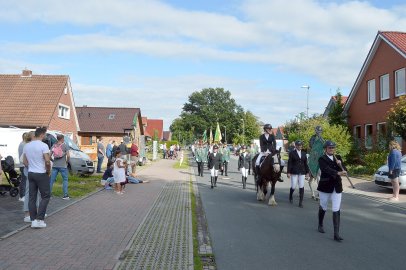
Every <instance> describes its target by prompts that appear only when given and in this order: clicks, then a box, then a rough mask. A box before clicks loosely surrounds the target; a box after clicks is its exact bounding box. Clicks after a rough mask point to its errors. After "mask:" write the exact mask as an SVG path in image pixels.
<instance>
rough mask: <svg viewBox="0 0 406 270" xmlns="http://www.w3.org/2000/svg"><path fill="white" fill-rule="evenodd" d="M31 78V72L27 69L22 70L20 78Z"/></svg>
mask: <svg viewBox="0 0 406 270" xmlns="http://www.w3.org/2000/svg"><path fill="white" fill-rule="evenodd" d="M31 76H32V71H31V70H29V69H23V74H22V75H21V77H31Z"/></svg>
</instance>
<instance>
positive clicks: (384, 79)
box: [379, 74, 390, 100]
mask: <svg viewBox="0 0 406 270" xmlns="http://www.w3.org/2000/svg"><path fill="white" fill-rule="evenodd" d="M379 86H380V92H381V100H387V99H389V97H390V94H389V93H390V86H389V74H384V75H382V76H381V77H379ZM384 91H385V92H384ZM384 94H386V95H384Z"/></svg>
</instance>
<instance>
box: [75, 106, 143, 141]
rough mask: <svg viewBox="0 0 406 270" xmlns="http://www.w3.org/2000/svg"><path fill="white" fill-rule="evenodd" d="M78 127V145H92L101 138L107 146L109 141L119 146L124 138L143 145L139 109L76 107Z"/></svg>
mask: <svg viewBox="0 0 406 270" xmlns="http://www.w3.org/2000/svg"><path fill="white" fill-rule="evenodd" d="M76 111H77V115H78V120H79V126H80V132H79V137H80V145H92V144H95V143H96V139H97V138H100V137H102V138H103V144H104V145H105V146H107V144H108V142H109V141H110V140H114V141H116V142H117V143H118V144H120V142H121V141H123V137H124V136H129V137H130V138H131V139H134V138H135V140H136V143H137V145H143V142H141V140H142V138H143V137H142V135H144V128H143V126H142V122H141V121H142V120H141V110H140V109H139V108H114V107H88V106H83V107H76Z"/></svg>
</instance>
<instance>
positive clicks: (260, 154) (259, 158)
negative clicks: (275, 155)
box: [255, 152, 265, 166]
mask: <svg viewBox="0 0 406 270" xmlns="http://www.w3.org/2000/svg"><path fill="white" fill-rule="evenodd" d="M263 156H265V153H263V152H259V155H258V157H257V160H256V161H255V165H256V166H259V162H260V160H261V157H263Z"/></svg>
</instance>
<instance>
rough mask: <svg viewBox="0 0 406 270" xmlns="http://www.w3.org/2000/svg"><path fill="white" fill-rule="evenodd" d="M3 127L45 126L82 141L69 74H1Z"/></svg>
mask: <svg viewBox="0 0 406 270" xmlns="http://www.w3.org/2000/svg"><path fill="white" fill-rule="evenodd" d="M0 108H1V113H0V126H1V127H8V126H15V127H19V128H36V127H39V126H45V127H47V128H48V130H53V131H59V132H61V133H64V134H66V135H69V136H70V137H71V138H72V139H73V140H74V141H78V138H77V134H78V131H79V124H78V119H77V116H76V110H75V102H74V99H73V94H72V87H71V84H70V79H69V76H67V75H33V74H32V71H31V70H23V71H22V74H18V75H0Z"/></svg>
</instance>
